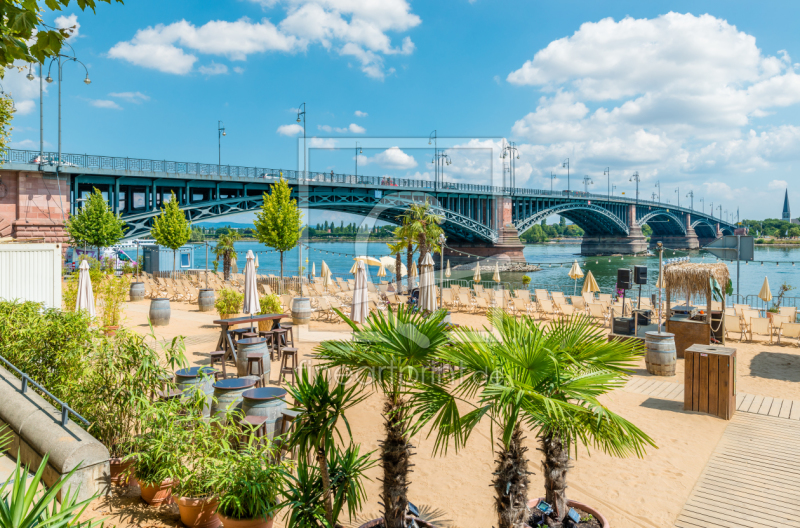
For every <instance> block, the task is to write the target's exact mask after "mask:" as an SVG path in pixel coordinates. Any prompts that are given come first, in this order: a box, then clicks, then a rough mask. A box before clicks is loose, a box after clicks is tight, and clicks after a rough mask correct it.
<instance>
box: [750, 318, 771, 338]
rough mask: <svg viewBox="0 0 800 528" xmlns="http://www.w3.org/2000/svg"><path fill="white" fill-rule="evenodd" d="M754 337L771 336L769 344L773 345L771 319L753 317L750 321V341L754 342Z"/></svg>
mask: <svg viewBox="0 0 800 528" xmlns="http://www.w3.org/2000/svg"><path fill="white" fill-rule="evenodd" d="M754 335H765V336H769V342H770V343H772V331H771V329H770V323H769V319H767V318H766V317H752V318H751V319H750V341H752V340H753V336H754Z"/></svg>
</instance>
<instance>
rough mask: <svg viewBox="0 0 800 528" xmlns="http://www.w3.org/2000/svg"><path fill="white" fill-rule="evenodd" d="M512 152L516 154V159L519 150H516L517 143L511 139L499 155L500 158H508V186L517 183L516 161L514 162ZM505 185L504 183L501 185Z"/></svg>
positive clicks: (512, 186)
mask: <svg viewBox="0 0 800 528" xmlns="http://www.w3.org/2000/svg"><path fill="white" fill-rule="evenodd" d="M514 154H516V155H517V156H516V159H519V150H517V144H516V143H514V142H513V141H511V142H509V144H508V145H506V146H505V147H503V155H502V156H500V158H501V159H505V158H506V157H508V158H509V163H508V168H509V176H510V181H509V183H510V185H509V187H510V188H512V189H513V188H514V186H515V185H516V184H517V182H516V179H517V171H516V168H517V166H516V163H514ZM503 186H504V187H505V185H503Z"/></svg>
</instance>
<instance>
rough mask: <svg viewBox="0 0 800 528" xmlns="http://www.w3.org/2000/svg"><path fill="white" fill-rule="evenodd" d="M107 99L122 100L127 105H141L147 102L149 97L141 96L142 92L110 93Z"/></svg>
mask: <svg viewBox="0 0 800 528" xmlns="http://www.w3.org/2000/svg"><path fill="white" fill-rule="evenodd" d="M108 95H109V97H116V98H118V99H123V100H125V101H128V102H129V103H137V104H138V103H141V102H143V101H149V100H150V97H149V96H147V95H145V94H143V93H142V92H111V93H110V94H108Z"/></svg>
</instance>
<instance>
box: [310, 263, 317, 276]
mask: <svg viewBox="0 0 800 528" xmlns="http://www.w3.org/2000/svg"><path fill="white" fill-rule="evenodd" d="M311 276H312V277H316V276H317V265H316V264H314V263H313V262H312V263H311Z"/></svg>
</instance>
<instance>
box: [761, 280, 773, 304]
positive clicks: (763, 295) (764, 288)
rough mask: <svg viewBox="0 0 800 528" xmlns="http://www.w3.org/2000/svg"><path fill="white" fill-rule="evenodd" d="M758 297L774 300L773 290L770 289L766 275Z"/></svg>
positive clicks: (766, 300)
mask: <svg viewBox="0 0 800 528" xmlns="http://www.w3.org/2000/svg"><path fill="white" fill-rule="evenodd" d="M758 298H759V299H761V300H762V301H764V302H770V301H771V300H772V292H771V291H769V281H768V280H767V278H766V277H764V284H763V285H762V286H761V291H760V292H758Z"/></svg>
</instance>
